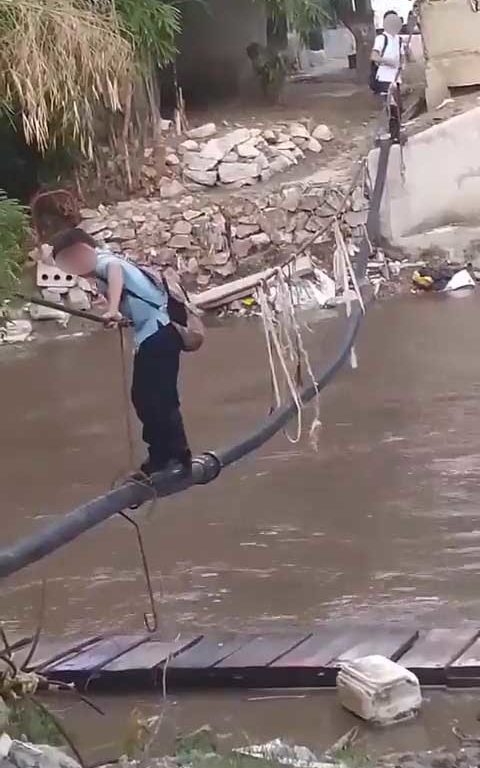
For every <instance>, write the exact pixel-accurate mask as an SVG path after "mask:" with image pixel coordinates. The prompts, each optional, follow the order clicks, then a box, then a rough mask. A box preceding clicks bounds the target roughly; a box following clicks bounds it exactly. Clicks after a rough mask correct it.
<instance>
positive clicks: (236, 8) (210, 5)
mask: <svg viewBox="0 0 480 768" xmlns="http://www.w3.org/2000/svg"><path fill="white" fill-rule="evenodd" d="M182 10H183V13H184V21H183V34H182V37H181V40H180V43H179V49H180V55H179V57H178V63H177V68H178V74H179V80H180V82H181V83H182V85H183V88H184V91H185V95H186V96H187V99H188V98H190V99H193V100H199V101H207V102H208V101H209V100H211V99H214V98H219V97H220V98H228V97H230V96H236V95H238V93H239V92H240V91H241V90H242V88H243V87H244V86H245V85H246V83H247V82H248V81H250V80H251V79H252V68H251V64H250V61H249V59H248V57H247V54H246V48H247V46H248V45H249V44H250V43H252V42H257V43H262V44H265V42H266V18H265V10H264V6H263V3H261V2H254V0H205V2H196V1H194V2H190V3H186V4H185V6H182Z"/></svg>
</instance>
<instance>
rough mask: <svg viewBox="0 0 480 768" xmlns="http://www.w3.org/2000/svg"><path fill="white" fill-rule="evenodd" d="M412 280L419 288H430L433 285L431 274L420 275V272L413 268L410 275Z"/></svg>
mask: <svg viewBox="0 0 480 768" xmlns="http://www.w3.org/2000/svg"><path fill="white" fill-rule="evenodd" d="M412 282H413V283H414V284H415V285H418V286H419V287H420V288H431V287H432V285H433V277H431V275H421V274H420V272H418V271H417V270H415V272H414V273H413V275H412Z"/></svg>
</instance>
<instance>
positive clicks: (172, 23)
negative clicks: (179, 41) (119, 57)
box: [115, 0, 181, 69]
mask: <svg viewBox="0 0 480 768" xmlns="http://www.w3.org/2000/svg"><path fill="white" fill-rule="evenodd" d="M115 9H116V11H117V13H118V16H119V20H120V24H121V26H122V28H123V30H124V31H125V32H127V34H128V35H129V37H130V39H131V41H132V45H133V49H134V51H135V55H136V58H137V62H138V64H139V65H140V66H141V67H143V68H147V69H150V68H151V67H152V66H154V65H155V64H158V65H160V66H161V65H163V64H166V63H168V62H169V61H171V60H172V59H173V57H174V56H175V53H176V46H175V40H176V36H177V34H178V33H179V32H180V29H181V26H180V21H181V13H180V10H179V9H178V8H177V7H176V6H175V5H174V4H172V3H168V2H160V1H159V0H115Z"/></svg>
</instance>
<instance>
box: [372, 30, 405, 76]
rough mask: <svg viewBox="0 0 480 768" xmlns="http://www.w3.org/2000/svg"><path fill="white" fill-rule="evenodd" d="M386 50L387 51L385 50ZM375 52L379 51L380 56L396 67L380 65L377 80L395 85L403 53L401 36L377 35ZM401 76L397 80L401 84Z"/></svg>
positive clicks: (386, 33) (385, 33) (384, 33)
mask: <svg viewBox="0 0 480 768" xmlns="http://www.w3.org/2000/svg"><path fill="white" fill-rule="evenodd" d="M385 38H387V45H386V47H385ZM384 48H385V50H383V49H384ZM373 50H374V51H377V53H379V54H380V56H383V57H385V58H386V59H390V60H391V61H392V62H394V66H393V67H390V66H387V65H386V64H380V65H379V67H378V69H377V80H378V81H379V82H380V83H393V81H394V80H395V76H396V74H397V72H398V68H399V67H400V61H401V53H402V50H403V48H402V38H401V37H400V35H389V34H388V32H382V34H381V35H377V36H376V38H375V44H374V46H373ZM401 81H402V77H401V75H399V76H398V78H397V83H401Z"/></svg>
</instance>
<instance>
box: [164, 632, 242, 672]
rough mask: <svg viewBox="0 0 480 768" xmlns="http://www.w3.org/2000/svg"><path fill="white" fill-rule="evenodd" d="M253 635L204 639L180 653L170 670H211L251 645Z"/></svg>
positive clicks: (173, 660)
mask: <svg viewBox="0 0 480 768" xmlns="http://www.w3.org/2000/svg"><path fill="white" fill-rule="evenodd" d="M251 639H252V635H245V634H239V635H231V634H230V635H217V636H213V637H212V636H210V637H202V639H201V640H200V642H199V643H196V644H195V645H194V646H193V648H189V649H187V650H186V651H184V652H183V653H179V654H178V656H176V657H175V658H174V659H172V661H171V662H170V664H169V669H170V670H177V669H178V670H180V669H187V670H188V669H196V670H201V669H209V668H210V667H214V666H215V665H216V664H218V663H219V662H221V661H223V659H226V658H227V656H231V655H232V653H235V652H236V651H238V650H239V649H240V648H242V647H243V646H244V645H246V644H247V643H249V642H250V641H251Z"/></svg>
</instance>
